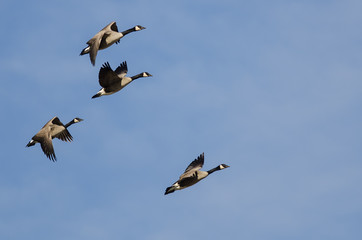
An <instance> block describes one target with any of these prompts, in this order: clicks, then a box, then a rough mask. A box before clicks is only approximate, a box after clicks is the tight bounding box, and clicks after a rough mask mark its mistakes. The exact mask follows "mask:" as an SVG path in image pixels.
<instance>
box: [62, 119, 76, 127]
mask: <svg viewBox="0 0 362 240" xmlns="http://www.w3.org/2000/svg"><path fill="white" fill-rule="evenodd" d="M73 123H75V122H74V119H73V120H72V121H70V122H69V123H67V124H65V125H64V127H65V128H68V127H69V126H70V125H72V124H73Z"/></svg>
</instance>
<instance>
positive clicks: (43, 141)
mask: <svg viewBox="0 0 362 240" xmlns="http://www.w3.org/2000/svg"><path fill="white" fill-rule="evenodd" d="M33 140H35V141H37V142H39V143H40V146H41V149H42V150H43V152H44V154H45V155H46V156H47V158H49V159H50V160H51V161H53V162H55V161H56V160H57V158H56V156H55V152H54V148H53V143H52V138H51V136H50V130H49V129H48V130H47V132H45V131H44V132H41V133H40V134H37V135H35V136H34V137H33Z"/></svg>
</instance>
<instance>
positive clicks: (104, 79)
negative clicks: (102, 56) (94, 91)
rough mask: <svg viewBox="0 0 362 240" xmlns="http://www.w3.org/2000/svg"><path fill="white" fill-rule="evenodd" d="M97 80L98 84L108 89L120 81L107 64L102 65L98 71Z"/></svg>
mask: <svg viewBox="0 0 362 240" xmlns="http://www.w3.org/2000/svg"><path fill="white" fill-rule="evenodd" d="M98 79H99V84H100V85H101V86H102V87H104V88H106V87H109V86H111V85H112V84H114V83H115V82H117V81H119V80H120V79H119V78H118V76H117V74H116V73H115V72H114V71H113V70H112V68H111V66H110V65H109V63H108V62H106V63H104V64H103V65H102V67H101V69H100V70H99V74H98Z"/></svg>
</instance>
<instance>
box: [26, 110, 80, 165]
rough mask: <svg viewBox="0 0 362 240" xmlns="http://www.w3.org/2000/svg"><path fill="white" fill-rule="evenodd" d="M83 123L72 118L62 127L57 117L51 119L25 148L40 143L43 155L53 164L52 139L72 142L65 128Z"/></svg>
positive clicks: (54, 159) (54, 157)
mask: <svg viewBox="0 0 362 240" xmlns="http://www.w3.org/2000/svg"><path fill="white" fill-rule="evenodd" d="M81 121H83V119H81V118H74V119H73V120H72V121H70V122H69V123H67V124H65V125H63V123H62V122H61V121H60V120H59V118H58V117H53V118H52V119H51V120H50V121H49V122H47V123H46V124H45V125H44V127H43V128H42V129H40V131H39V132H38V133H37V134H35V135H34V137H32V139H31V140H30V141H29V143H28V144H27V145H26V146H27V147H30V146H34V145H35V144H36V143H40V146H41V148H42V150H43V152H44V154H45V155H46V156H47V157H48V158H49V159H50V160H52V161H53V162H55V161H56V160H57V158H56V156H55V153H54V148H53V143H52V139H53V138H59V139H60V140H62V141H66V142H71V141H72V140H73V137H72V135H70V133H69V132H68V130H67V128H68V127H69V126H70V125H72V124H74V123H78V122H81Z"/></svg>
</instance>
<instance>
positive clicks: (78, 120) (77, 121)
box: [73, 117, 83, 123]
mask: <svg viewBox="0 0 362 240" xmlns="http://www.w3.org/2000/svg"><path fill="white" fill-rule="evenodd" d="M81 121H83V119H81V118H77V117H76V118H74V119H73V122H74V123H79V122H81Z"/></svg>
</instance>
